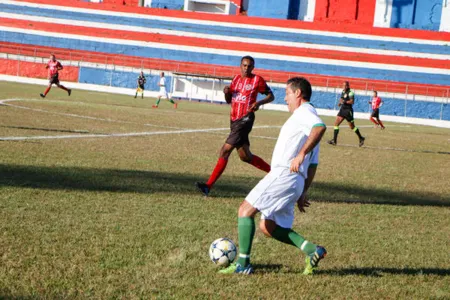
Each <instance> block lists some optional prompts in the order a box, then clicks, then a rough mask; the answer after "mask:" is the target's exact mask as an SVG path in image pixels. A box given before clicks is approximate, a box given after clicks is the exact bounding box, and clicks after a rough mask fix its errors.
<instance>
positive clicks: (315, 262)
mask: <svg viewBox="0 0 450 300" xmlns="http://www.w3.org/2000/svg"><path fill="white" fill-rule="evenodd" d="M326 255H327V250H326V249H325V248H324V247H322V246H317V247H316V251H314V253H312V254H310V255H308V256H306V258H305V263H306V267H305V270H304V271H303V275H311V274H313V273H314V270H315V269H316V268H317V267H318V266H319V261H320V260H321V259H323V258H325V256H326Z"/></svg>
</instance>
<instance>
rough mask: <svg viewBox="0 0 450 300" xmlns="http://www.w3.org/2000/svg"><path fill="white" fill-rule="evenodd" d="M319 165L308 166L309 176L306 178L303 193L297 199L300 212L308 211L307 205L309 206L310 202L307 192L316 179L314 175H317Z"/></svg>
mask: <svg viewBox="0 0 450 300" xmlns="http://www.w3.org/2000/svg"><path fill="white" fill-rule="evenodd" d="M316 170H317V166H310V167H309V168H308V175H307V176H308V177H307V178H306V179H305V187H304V188H303V193H302V195H301V196H300V198H299V199H298V201H297V207H298V209H299V210H300V212H306V211H305V207H309V205H310V203H309V201H308V199H307V192H308V189H309V187H310V186H311V183H312V182H313V180H314V176H315V175H316Z"/></svg>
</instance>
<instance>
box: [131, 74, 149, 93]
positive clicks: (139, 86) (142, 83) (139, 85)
mask: <svg viewBox="0 0 450 300" xmlns="http://www.w3.org/2000/svg"><path fill="white" fill-rule="evenodd" d="M146 82H147V79H146V78H145V76H144V72H141V75H139V77H138V79H137V89H136V94H135V95H134V98H136V97H137V95H138V93H139V92H140V93H141V98H142V99H144V90H145V83H146Z"/></svg>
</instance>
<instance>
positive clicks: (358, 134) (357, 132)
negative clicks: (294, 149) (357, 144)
mask: <svg viewBox="0 0 450 300" xmlns="http://www.w3.org/2000/svg"><path fill="white" fill-rule="evenodd" d="M353 131H354V132H355V133H356V135H357V136H358V137H359V139H362V135H361V133H360V132H359V129H358V127H356V126H355V128H353Z"/></svg>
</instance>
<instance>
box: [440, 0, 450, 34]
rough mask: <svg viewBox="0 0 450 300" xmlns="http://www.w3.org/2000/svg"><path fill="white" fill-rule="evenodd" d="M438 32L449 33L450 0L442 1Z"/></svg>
mask: <svg viewBox="0 0 450 300" xmlns="http://www.w3.org/2000/svg"><path fill="white" fill-rule="evenodd" d="M439 31H446V32H450V0H442V14H441V24H440V25H439Z"/></svg>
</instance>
